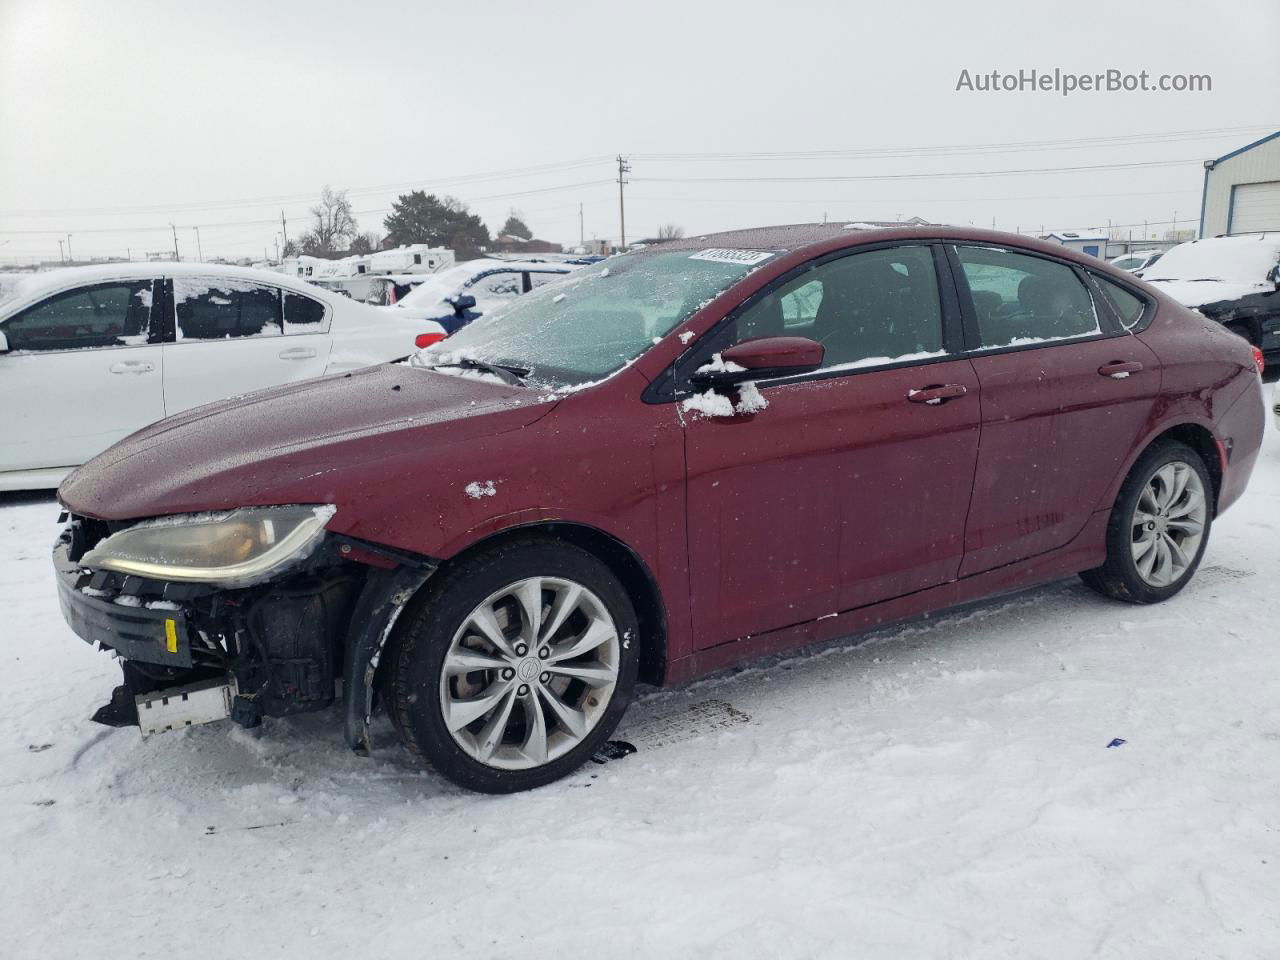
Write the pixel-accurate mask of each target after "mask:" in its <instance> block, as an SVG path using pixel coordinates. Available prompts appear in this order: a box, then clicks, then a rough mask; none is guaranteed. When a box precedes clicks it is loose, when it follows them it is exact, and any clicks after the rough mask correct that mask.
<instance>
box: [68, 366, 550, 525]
mask: <svg viewBox="0 0 1280 960" xmlns="http://www.w3.org/2000/svg"><path fill="white" fill-rule="evenodd" d="M545 396H546V395H545V393H540V392H539V391H536V390H531V389H525V388H522V387H510V386H507V385H505V384H499V383H494V382H490V380H487V379H480V378H472V377H462V376H452V375H448V374H443V373H434V372H432V371H429V370H422V369H416V368H413V367H409V366H407V365H405V364H383V365H381V366H377V367H368V368H365V369H363V370H360V371H357V372H353V373H347V374H342V375H338V376H332V377H324V378H321V379H317V380H308V381H304V382H302V383H298V384H292V385H289V386H286V387H277V388H273V389H270V390H263V391H259V392H256V393H251V394H246V395H244V396H242V397H234V398H231V399H229V400H223V401H220V402H218V403H213V404H209V405H207V406H203V407H196V408H195V409H193V410H189V411H187V412H186V413H181V414H178V415H177V416H173V417H169V418H168V419H165V420H161V421H159V422H158V423H155V424H152V425H151V426H149V427H146V428H144V429H143V430H140V431H138V432H137V433H135V434H132V435H131V436H128V437H126V438H125V439H124V440H121V441H120V442H119V443H117V444H116V445H115V446H113V447H111V448H110V449H108V450H107V451H105V452H104V453H102V454H100V455H99V456H97V457H95V458H94V459H93V460H90V461H89V462H88V463H86V464H85V465H84V466H82V467H80V468H79V469H78V470H76V471H75V472H74V473H72V474H71V475H70V476H69V477H68V478H67V479H66V480H64V481H63V483H62V486H61V487H59V489H58V498H59V499H60V500H61V501H62V503H63V504H64V505H65V506H66V507H67V508H68V509H69V510H71V511H73V512H74V513H78V514H82V515H86V516H93V517H100V518H102V519H106V520H130V519H138V518H142V517H154V516H162V515H166V514H173V513H193V512H197V511H203V510H226V509H230V508H232V507H237V506H259V505H271V504H278V503H336V504H338V505H339V510H340V511H341V504H342V503H343V502H344V501H349V500H351V499H352V497H354V496H358V494H359V490H360V487H361V485H362V484H365V483H368V484H377V483H378V482H380V480H379V478H383V479H384V480H385V479H388V478H390V477H393V476H394V475H395V472H396V470H399V471H409V472H410V473H412V471H413V470H414V469H415V467H416V466H417V465H418V464H420V463H422V462H424V461H425V460H427V459H428V458H430V457H433V456H439V455H441V454H440V450H441V448H444V447H447V446H449V445H451V444H454V443H459V442H467V441H474V440H476V439H479V438H483V437H488V436H493V435H494V434H497V433H503V432H506V431H508V430H515V429H518V428H520V427H522V426H526V425H528V424H530V423H532V422H533V421H535V420H537V419H538V418H539V417H541V416H543V415H544V414H545V413H546V412H548V411H549V410H550V409H551V407H552V406H554V401H552V400H548V399H546V398H545ZM389 461H395V462H396V464H397V465H396V467H395V468H394V469H392V470H390V471H388V470H386V469H381V467H383V466H385V465H386V464H387V463H388V462H389Z"/></svg>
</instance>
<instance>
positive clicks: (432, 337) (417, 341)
mask: <svg viewBox="0 0 1280 960" xmlns="http://www.w3.org/2000/svg"><path fill="white" fill-rule="evenodd" d="M444 338H445V335H444V334H443V333H420V334H418V335H417V336H416V337H414V338H413V345H414V346H415V347H417V348H418V349H419V350H421V349H422V348H423V347H429V346H431V345H432V344H433V343H439V342H440V341H441V340H443V339H444Z"/></svg>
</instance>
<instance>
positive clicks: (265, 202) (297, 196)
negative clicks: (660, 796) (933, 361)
mask: <svg viewBox="0 0 1280 960" xmlns="http://www.w3.org/2000/svg"><path fill="white" fill-rule="evenodd" d="M1276 126H1277V125H1274V124H1267V125H1250V126H1238V127H1215V128H1205V129H1200V130H1174V131H1164V132H1158V133H1146V134H1123V135H1117V136H1111V137H1076V138H1066V139H1055V140H1022V141H1010V142H1004V143H976V144H972V143H971V144H939V145H927V144H926V145H916V146H897V147H870V148H861V149H844V150H798V151H744V152H730V151H722V152H708V153H680V152H665V153H664V152H654V153H633V154H630V155H629V156H630V158H631V159H640V160H646V161H654V162H668V161H691V162H703V161H740V160H857V159H873V158H882V159H888V158H903V157H913V156H916V157H924V156H945V155H949V154H959V155H981V154H983V153H1008V152H1022V151H1036V150H1059V149H1087V148H1091V147H1098V148H1106V147H1123V146H1137V145H1142V144H1154V143H1169V142H1177V141H1180V140H1202V139H1212V138H1218V137H1225V136H1232V135H1237V134H1245V133H1250V132H1257V131H1261V130H1270V129H1275V128H1276ZM614 159H615V158H613V157H609V156H595V157H580V158H577V159H573V160H561V161H555V162H547V163H542V164H531V165H528V166H523V167H510V168H507V169H504V170H494V171H488V172H484V173H472V174H463V175H455V176H450V177H435V178H430V177H424V178H420V179H417V180H406V181H400V182H396V183H384V184H376V185H373V186H362V187H351V188H348V189H347V190H346V193H347V194H348V195H349V196H368V195H372V194H377V193H383V192H391V191H397V190H403V189H414V188H416V189H424V190H425V189H436V188H443V187H451V186H461V185H466V184H472V183H485V182H491V181H494V180H504V179H516V178H520V177H529V176H540V175H543V174H547V173H555V172H560V171H566V170H573V169H582V168H585V167H590V166H596V165H601V164H604V163H610V162H613V161H614ZM1196 162H1199V160H1197V161H1196ZM314 199H315V192H314V191H313V192H310V193H294V194H277V195H273V196H265V197H251V198H243V199H229V200H210V201H200V202H191V203H168V204H163V203H160V204H145V205H138V206H113V207H84V208H62V209H47V210H7V211H0V216H9V217H79V216H120V215H124V214H128V213H165V214H171V213H174V212H194V211H203V210H222V209H235V208H237V207H253V206H275V205H277V204H280V203H285V204H288V203H304V202H311V201H313V200H314Z"/></svg>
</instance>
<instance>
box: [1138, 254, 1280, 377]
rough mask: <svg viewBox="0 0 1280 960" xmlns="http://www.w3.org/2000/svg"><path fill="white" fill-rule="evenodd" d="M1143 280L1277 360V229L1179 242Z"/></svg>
mask: <svg viewBox="0 0 1280 960" xmlns="http://www.w3.org/2000/svg"><path fill="white" fill-rule="evenodd" d="M1142 279H1143V280H1145V281H1147V283H1150V284H1151V285H1152V286H1154V287H1155V288H1156V289H1158V290H1160V291H1161V292H1163V293H1166V294H1168V295H1169V296H1171V297H1172V298H1173V299H1174V300H1177V301H1178V302H1179V303H1181V304H1182V305H1183V306H1187V307H1194V308H1195V309H1196V310H1199V311H1200V312H1201V313H1203V314H1204V315H1205V316H1206V317H1208V318H1209V319H1211V320H1216V321H1218V323H1221V324H1222V325H1223V326H1225V327H1226V328H1227V329H1228V330H1230V331H1231V332H1232V333H1237V334H1239V335H1240V336H1242V337H1244V338H1245V339H1246V340H1248V341H1249V342H1250V343H1252V344H1253V345H1254V346H1255V347H1257V348H1258V349H1260V350H1261V351H1262V355H1263V357H1264V358H1265V360H1266V362H1268V363H1276V362H1278V361H1280V233H1251V234H1243V235H1240V236H1235V237H1208V238H1206V239H1204V240H1192V241H1190V242H1188V243H1183V244H1179V245H1178V246H1176V247H1174V248H1173V249H1172V250H1170V251H1169V252H1168V253H1166V254H1165V255H1164V256H1163V257H1161V258H1160V262H1159V263H1157V264H1156V265H1155V266H1153V267H1149V268H1148V269H1147V270H1146V271H1145V272H1144V273H1143V275H1142Z"/></svg>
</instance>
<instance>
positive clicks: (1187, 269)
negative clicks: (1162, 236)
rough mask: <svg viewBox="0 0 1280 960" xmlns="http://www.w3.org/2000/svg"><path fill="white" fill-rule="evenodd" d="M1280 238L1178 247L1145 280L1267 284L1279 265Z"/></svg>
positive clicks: (1258, 237)
mask: <svg viewBox="0 0 1280 960" xmlns="http://www.w3.org/2000/svg"><path fill="white" fill-rule="evenodd" d="M1278 253H1280V236H1277V235H1276V234H1274V233H1273V234H1259V235H1255V236H1245V237H1213V238H1212V239H1209V240H1193V241H1192V242H1190V243H1183V244H1179V245H1178V246H1176V247H1174V248H1173V249H1172V250H1170V251H1169V252H1168V253H1166V254H1165V255H1164V256H1163V257H1161V258H1160V259H1159V261H1157V262H1156V263H1155V264H1154V265H1153V266H1151V267H1149V268H1148V269H1147V271H1146V272H1145V273H1144V274H1143V276H1142V279H1144V280H1229V281H1233V282H1237V283H1263V282H1264V281H1265V280H1266V278H1267V274H1268V273H1269V272H1270V271H1271V270H1272V269H1274V267H1275V265H1276V255H1277V254H1278Z"/></svg>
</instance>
